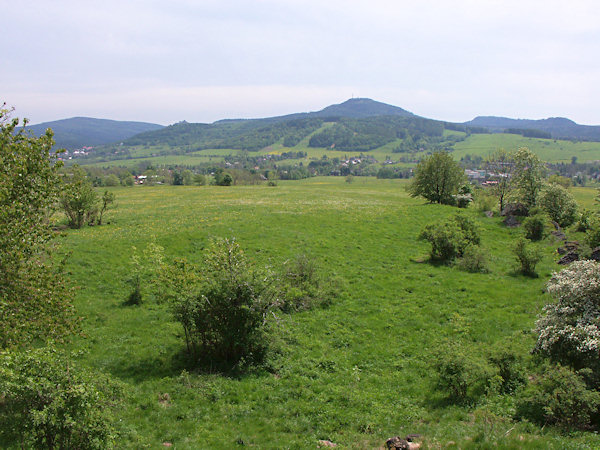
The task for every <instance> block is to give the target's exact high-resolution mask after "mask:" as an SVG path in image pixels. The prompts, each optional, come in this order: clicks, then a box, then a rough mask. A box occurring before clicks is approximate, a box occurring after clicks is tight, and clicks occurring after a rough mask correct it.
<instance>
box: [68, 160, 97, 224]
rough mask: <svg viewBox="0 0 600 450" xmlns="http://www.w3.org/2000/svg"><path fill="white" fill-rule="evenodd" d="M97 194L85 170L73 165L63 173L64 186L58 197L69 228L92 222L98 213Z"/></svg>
mask: <svg viewBox="0 0 600 450" xmlns="http://www.w3.org/2000/svg"><path fill="white" fill-rule="evenodd" d="M97 202H98V194H96V191H94V188H93V187H92V183H90V181H89V180H88V179H87V175H86V173H85V171H84V170H83V169H82V168H81V167H79V166H78V165H74V166H73V167H72V168H71V169H70V170H69V171H68V172H67V173H66V175H65V186H64V188H63V190H62V193H61V197H60V205H61V206H62V208H63V210H64V212H65V214H66V215H67V218H68V220H69V226H70V227H71V228H81V227H82V226H83V224H84V223H88V224H93V223H94V221H95V219H96V215H97V213H98V206H97Z"/></svg>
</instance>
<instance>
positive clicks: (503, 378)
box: [488, 336, 527, 394]
mask: <svg viewBox="0 0 600 450" xmlns="http://www.w3.org/2000/svg"><path fill="white" fill-rule="evenodd" d="M488 360H489V362H490V364H491V365H492V366H493V367H494V368H495V370H496V371H497V375H498V376H499V377H500V378H499V381H500V383H499V386H498V387H499V389H498V392H499V393H500V394H512V393H513V392H515V391H516V390H517V388H519V387H520V386H522V385H524V384H525V383H526V382H527V374H526V369H525V364H524V361H523V357H522V356H521V354H520V353H519V351H518V350H517V349H516V348H515V345H514V336H513V337H511V339H510V340H508V339H507V340H505V341H501V342H499V343H498V344H497V345H496V346H495V347H494V348H493V349H492V352H491V354H490V356H489V358H488Z"/></svg>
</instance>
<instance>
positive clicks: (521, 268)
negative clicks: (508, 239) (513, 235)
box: [513, 238, 542, 277]
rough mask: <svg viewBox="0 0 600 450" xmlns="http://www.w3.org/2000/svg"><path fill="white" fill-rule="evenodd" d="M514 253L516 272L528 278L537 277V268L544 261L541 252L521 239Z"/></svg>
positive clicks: (516, 244)
mask: <svg viewBox="0 0 600 450" xmlns="http://www.w3.org/2000/svg"><path fill="white" fill-rule="evenodd" d="M513 253H514V255H515V258H516V262H517V267H516V270H517V271H518V272H520V273H522V274H523V275H527V276H528V277H535V276H537V274H536V272H535V266H537V264H538V263H539V262H540V261H541V260H542V255H541V253H540V251H539V250H538V249H537V248H536V247H533V246H531V245H529V244H528V243H527V240H526V239H524V238H520V239H519V240H517V242H516V243H515V246H514V247H513Z"/></svg>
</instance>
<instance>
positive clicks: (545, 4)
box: [0, 0, 600, 125]
mask: <svg viewBox="0 0 600 450" xmlns="http://www.w3.org/2000/svg"><path fill="white" fill-rule="evenodd" d="M1 11H2V16H1V18H0V21H1V23H2V30H3V37H2V39H1V40H0V100H1V101H5V102H6V103H7V104H8V105H12V106H14V107H15V108H16V110H17V114H16V115H17V116H19V117H28V118H30V119H31V121H32V123H37V122H42V121H48V120H55V119H60V118H67V117H72V116H90V117H99V118H110V119H119V120H140V121H148V122H156V123H161V124H169V123H173V122H177V121H180V120H184V119H185V120H187V121H188V122H212V121H214V120H218V119H222V118H234V117H243V118H251V117H266V116H273V115H280V114H287V113H293V112H300V111H314V110H319V109H322V108H323V107H325V106H327V105H329V104H332V103H340V102H342V101H344V100H347V99H348V98H350V97H352V96H354V97H369V98H372V99H375V100H379V101H382V102H385V103H390V104H393V105H396V106H400V107H402V108H405V109H408V110H409V111H411V112H413V113H415V114H419V115H422V116H425V117H430V118H434V119H441V120H449V121H466V120H470V119H472V118H473V117H475V116H476V115H502V116H508V117H514V118H531V119H538V118H545V117H551V116H565V117H569V118H571V119H573V120H575V121H576V122H579V123H583V124H590V125H596V124H600V105H599V102H600V6H599V4H598V2H597V1H592V0H590V1H578V0H570V1H568V2H567V1H565V0H560V1H554V0H543V1H528V0H520V1H513V0H501V1H486V0H476V1H471V0H461V1H426V0H425V1H423V0H412V1H403V0H389V1H388V0H369V1H352V0H325V1H324V0H319V1H316V0H253V1H250V0H248V1H242V0H237V1H236V0H214V1H213V0H199V1H191V0H168V1H165V0H156V1H155V0H139V1H129V0H118V1H115V0H102V1H94V0H86V1H82V0H64V1H63V0H48V1H35V0H28V1H10V2H9V1H6V2H3V4H2V9H1Z"/></svg>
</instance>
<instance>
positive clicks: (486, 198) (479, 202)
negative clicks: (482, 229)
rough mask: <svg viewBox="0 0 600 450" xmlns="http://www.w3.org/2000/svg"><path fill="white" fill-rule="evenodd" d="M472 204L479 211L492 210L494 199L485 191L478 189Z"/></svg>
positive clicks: (494, 204) (494, 205) (494, 203)
mask: <svg viewBox="0 0 600 450" xmlns="http://www.w3.org/2000/svg"><path fill="white" fill-rule="evenodd" d="M473 205H474V207H475V209H477V210H478V211H481V212H485V211H493V210H494V208H495V207H496V199H495V198H494V197H493V196H492V195H489V194H487V193H486V192H485V191H483V190H479V191H478V192H477V195H476V196H475V200H474V202H473Z"/></svg>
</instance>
